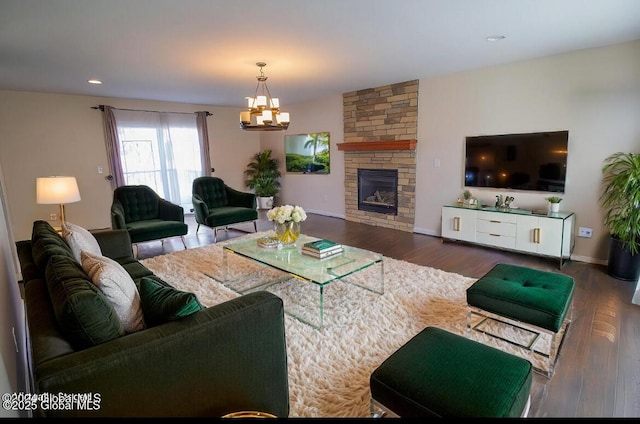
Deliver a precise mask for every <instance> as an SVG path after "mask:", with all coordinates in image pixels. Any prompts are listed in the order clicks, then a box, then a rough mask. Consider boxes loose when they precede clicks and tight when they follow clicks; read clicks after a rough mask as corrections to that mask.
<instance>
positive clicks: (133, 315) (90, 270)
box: [82, 251, 146, 333]
mask: <svg viewBox="0 0 640 424" xmlns="http://www.w3.org/2000/svg"><path fill="white" fill-rule="evenodd" d="M82 269H84V271H85V272H86V273H87V274H88V275H89V277H91V280H92V281H93V284H95V285H96V286H97V287H98V288H99V289H100V290H101V291H102V293H104V295H105V297H106V298H107V299H109V301H110V302H111V303H112V304H113V308H114V309H115V311H116V314H117V315H118V317H119V318H120V321H121V322H122V325H123V326H124V330H125V331H126V332H127V333H134V332H136V331H138V330H142V329H144V328H146V325H145V322H144V315H143V312H142V305H141V303H140V294H139V293H138V289H137V288H136V284H135V283H134V282H133V279H132V278H131V276H130V275H129V273H127V271H125V269H124V268H123V267H122V265H120V264H119V263H118V262H116V261H114V260H113V259H110V258H107V257H104V256H100V255H94V254H92V253H90V252H84V251H83V252H82Z"/></svg>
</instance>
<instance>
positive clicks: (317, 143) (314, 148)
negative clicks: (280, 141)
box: [285, 132, 330, 174]
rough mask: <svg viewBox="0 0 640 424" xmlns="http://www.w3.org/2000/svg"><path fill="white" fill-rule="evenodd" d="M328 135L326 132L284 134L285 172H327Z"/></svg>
mask: <svg viewBox="0 0 640 424" xmlns="http://www.w3.org/2000/svg"><path fill="white" fill-rule="evenodd" d="M329 140H330V136H329V133H328V132H320V133H308V134H294V135H287V136H285V159H286V160H285V166H286V170H287V172H301V173H303V174H328V173H329V151H330V142H329Z"/></svg>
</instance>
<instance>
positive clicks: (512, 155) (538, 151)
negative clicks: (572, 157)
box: [464, 131, 569, 193]
mask: <svg viewBox="0 0 640 424" xmlns="http://www.w3.org/2000/svg"><path fill="white" fill-rule="evenodd" d="M568 141H569V131H554V132H538V133H527V134H502V135H481V136H472V137H466V142H465V167H464V185H465V187H490V188H506V189H511V190H533V191H546V192H557V193H564V186H565V179H566V175H567V148H568V144H569V143H568Z"/></svg>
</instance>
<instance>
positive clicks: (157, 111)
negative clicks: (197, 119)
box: [91, 105, 211, 116]
mask: <svg viewBox="0 0 640 424" xmlns="http://www.w3.org/2000/svg"><path fill="white" fill-rule="evenodd" d="M104 106H105V105H98V106H91V109H99V110H101V111H102V112H104ZM114 109H118V110H129V111H132V112H155V113H183V114H185V115H191V114H192V113H195V112H160V111H159V110H141V109H121V108H115V107H114ZM204 112H206V113H207V116H211V112H209V111H206V110H205V111H204Z"/></svg>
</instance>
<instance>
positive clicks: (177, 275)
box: [142, 232, 548, 418]
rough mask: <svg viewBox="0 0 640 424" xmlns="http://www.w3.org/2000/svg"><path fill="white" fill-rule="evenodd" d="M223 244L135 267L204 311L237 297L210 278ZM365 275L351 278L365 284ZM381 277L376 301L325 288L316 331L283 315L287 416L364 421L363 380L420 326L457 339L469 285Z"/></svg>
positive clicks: (336, 286) (388, 263)
mask: <svg viewBox="0 0 640 424" xmlns="http://www.w3.org/2000/svg"><path fill="white" fill-rule="evenodd" d="M263 235H265V233H264V232H263V233H255V234H250V235H247V236H244V237H253V238H257V237H260V236H263ZM237 240H238V239H234V240H231V241H227V242H233V241H237ZM227 242H221V243H217V244H213V245H208V246H203V247H198V248H193V249H188V250H183V251H178V252H174V253H170V254H167V255H161V256H156V257H153V258H149V259H145V260H143V261H142V263H143V264H144V265H145V266H147V267H148V268H149V269H151V270H152V271H153V272H154V273H156V274H157V275H158V276H160V277H161V278H163V279H164V280H165V281H167V282H169V283H171V284H172V285H174V286H175V287H176V288H178V289H180V290H184V291H189V292H193V293H195V294H196V295H197V296H198V298H199V299H200V301H201V302H202V303H203V304H204V305H206V306H212V305H215V304H218V303H221V302H224V301H226V300H229V299H232V298H235V297H237V296H238V294H237V293H235V292H234V291H232V290H230V289H228V288H227V287H225V286H224V285H223V284H221V283H219V282H218V281H216V280H215V279H214V278H211V276H214V277H215V276H216V275H221V274H220V273H221V272H222V268H221V264H222V247H221V246H222V245H224V244H225V243H227ZM230 260H232V261H234V262H233V268H234V270H241V271H242V272H246V273H247V274H251V275H253V277H252V278H269V277H270V275H269V273H270V272H271V271H270V270H269V269H267V268H264V267H262V266H260V265H257V264H254V263H253V262H251V261H248V260H246V259H242V258H239V257H237V256H236V255H231V256H230ZM366 272H367V271H364V272H363V273H362V274H360V275H359V277H360V278H367V274H366ZM256 274H257V275H258V277H255V275H256ZM384 274H385V292H384V294H383V295H378V294H375V293H372V292H369V291H367V290H363V289H362V288H359V287H356V286H354V285H351V284H347V283H344V282H341V281H337V282H335V283H332V284H330V285H329V286H328V289H327V290H326V292H325V305H326V309H325V311H326V312H325V323H324V327H323V328H322V329H321V330H316V329H313V328H312V327H310V326H309V325H306V324H304V323H302V322H300V321H299V320H297V319H295V318H293V317H291V316H289V315H287V316H286V318H285V325H286V338H287V359H288V370H289V392H290V406H291V409H290V417H292V418H294V417H369V416H370V415H369V414H370V410H369V401H370V391H369V377H370V375H371V373H372V372H373V371H374V370H375V369H376V367H378V366H379V365H380V364H381V363H382V361H384V360H385V359H386V358H387V357H388V356H389V355H391V354H392V353H393V352H395V351H396V350H397V349H398V348H399V347H400V346H402V345H403V344H404V343H406V342H407V341H409V340H410V339H411V338H412V337H413V336H415V335H416V334H418V333H419V332H420V331H421V330H423V329H424V328H425V327H427V326H435V327H440V328H443V329H446V330H448V331H451V332H453V333H456V334H461V335H462V334H465V328H466V289H467V288H468V287H469V286H470V285H471V284H473V283H474V282H475V281H476V279H474V278H469V277H465V276H462V275H459V274H455V273H449V272H445V271H442V270H439V269H434V268H429V267H425V266H418V265H415V264H412V263H409V262H405V261H401V260H396V259H392V258H387V257H385V258H384ZM207 275H209V276H207ZM503 331H506V332H510V331H512V330H511V329H506V330H503ZM471 336H472V337H473V338H474V339H475V340H478V341H480V342H482V343H484V344H488V345H492V346H495V347H499V348H500V349H502V350H506V351H509V352H511V353H514V354H517V355H519V356H522V357H525V358H526V359H529V360H530V361H531V362H533V363H534V365H536V366H538V367H539V368H543V369H544V367H545V365H544V363H540V361H539V359H538V358H537V357H532V356H531V355H530V354H528V353H527V352H526V351H523V350H522V349H519V348H517V347H514V346H513V345H511V344H509V343H506V342H502V341H500V340H496V339H494V338H491V337H488V336H486V335H484V334H482V333H478V332H472V333H471ZM503 336H507V337H511V338H518V337H521V336H520V335H519V334H510V335H506V334H503ZM545 343H546V344H548V341H546V342H545Z"/></svg>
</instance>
